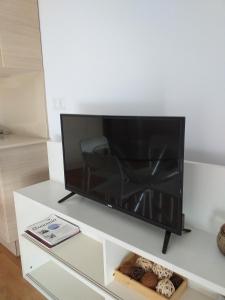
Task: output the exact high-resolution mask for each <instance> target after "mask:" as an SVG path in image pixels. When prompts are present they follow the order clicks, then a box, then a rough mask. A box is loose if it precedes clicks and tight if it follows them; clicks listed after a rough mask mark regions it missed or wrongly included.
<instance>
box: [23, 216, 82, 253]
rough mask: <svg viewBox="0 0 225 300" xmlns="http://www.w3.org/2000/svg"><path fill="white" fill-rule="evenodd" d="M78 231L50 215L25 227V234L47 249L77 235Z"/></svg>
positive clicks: (76, 227) (66, 222)
mask: <svg viewBox="0 0 225 300" xmlns="http://www.w3.org/2000/svg"><path fill="white" fill-rule="evenodd" d="M79 232H80V229H79V227H78V226H77V225H74V224H72V223H70V222H68V221H65V220H64V219H62V218H60V217H58V216H56V215H50V216H49V217H48V218H46V219H44V220H42V221H40V222H38V223H35V224H33V225H31V226H29V227H27V230H26V233H27V234H29V235H31V236H32V237H33V238H35V239H37V240H39V241H40V242H42V243H43V244H44V245H46V246H47V247H50V248H51V247H53V246H55V245H58V244H59V243H61V242H63V241H65V240H66V239H68V238H70V237H72V236H74V235H76V234H78V233H79Z"/></svg>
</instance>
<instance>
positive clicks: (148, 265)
mask: <svg viewBox="0 0 225 300" xmlns="http://www.w3.org/2000/svg"><path fill="white" fill-rule="evenodd" d="M135 265H136V266H137V267H140V268H142V269H143V270H145V272H147V271H151V269H152V266H153V263H152V262H151V261H150V260H148V259H146V258H144V257H141V256H140V257H138V259H137V260H136V263H135Z"/></svg>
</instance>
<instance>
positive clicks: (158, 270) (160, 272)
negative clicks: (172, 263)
mask: <svg viewBox="0 0 225 300" xmlns="http://www.w3.org/2000/svg"><path fill="white" fill-rule="evenodd" d="M152 271H153V272H154V273H155V274H156V275H157V276H158V277H159V279H163V278H168V279H169V278H170V277H171V276H172V275H173V272H172V271H170V270H169V269H166V268H164V267H162V266H160V265H158V264H153V266H152Z"/></svg>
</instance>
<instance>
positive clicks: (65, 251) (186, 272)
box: [14, 143, 225, 300]
mask: <svg viewBox="0 0 225 300" xmlns="http://www.w3.org/2000/svg"><path fill="white" fill-rule="evenodd" d="M60 149H61V148H60V145H59V144H57V143H56V144H49V151H50V152H52V153H54V155H53V154H52V155H50V156H49V157H51V158H52V160H50V161H49V162H50V175H51V180H49V181H46V182H43V183H40V184H36V185H33V186H30V187H27V188H24V189H22V190H19V191H17V192H15V194H14V196H15V197H14V198H15V206H16V215H17V224H18V234H19V243H20V251H21V258H22V267H23V275H24V278H25V279H27V280H28V281H29V282H30V283H31V284H32V285H33V286H35V287H36V288H37V289H38V290H39V291H41V292H42V293H43V294H44V295H45V296H46V297H47V299H54V300H55V299H58V300H70V299H71V300H72V299H79V300H83V299H84V300H86V299H87V300H89V299H90V300H101V299H106V300H109V299H119V300H144V299H146V298H144V297H143V296H141V295H140V294H138V293H136V292H134V291H133V290H130V289H129V288H127V287H126V286H123V285H122V284H120V283H118V282H116V281H114V280H113V279H114V278H113V273H114V270H115V269H116V268H117V267H118V265H119V264H120V262H121V260H122V259H123V258H124V256H125V255H126V254H127V253H128V252H134V253H136V254H139V255H141V256H144V257H146V258H147V259H150V260H152V261H154V262H156V263H159V264H161V265H163V266H165V267H167V268H169V269H171V270H173V271H174V272H177V273H178V274H180V275H182V276H184V277H186V278H187V279H188V281H189V287H188V289H187V290H186V292H185V293H184V295H183V296H182V297H181V299H182V300H209V299H218V297H221V296H225V257H223V256H222V254H221V253H220V252H219V250H218V249H217V246H216V234H215V233H214V232H213V229H212V228H211V231H212V232H210V230H208V232H207V230H206V229H207V226H208V225H207V222H205V228H200V229H197V228H195V227H194V226H192V225H193V224H194V225H196V222H198V221H195V217H196V220H197V219H198V218H197V216H198V213H197V212H196V211H195V212H193V222H191V223H190V222H189V223H190V224H188V225H191V226H189V227H191V229H192V233H190V234H184V235H183V236H182V237H178V236H175V235H173V236H172V239H171V241H170V244H169V248H168V251H167V254H166V255H164V254H162V253H161V247H162V242H163V234H164V231H163V230H162V229H159V228H157V227H154V226H152V225H150V224H146V223H144V222H142V221H140V220H137V219H134V218H132V217H130V216H128V215H125V214H123V213H120V212H118V211H115V210H112V209H110V208H108V207H105V206H103V205H101V204H98V203H95V202H94V201H91V200H89V199H84V197H81V196H78V195H75V196H73V197H72V198H70V199H69V200H67V201H66V202H64V203H61V204H58V203H57V201H58V200H59V199H61V198H62V197H64V196H65V195H66V194H67V193H68V191H66V190H65V188H64V184H63V182H57V181H56V180H57V178H58V179H59V178H62V177H61V175H62V168H61V167H62V165H61V161H62V158H61V152H60V151H61V150H60ZM57 157H58V158H57ZM53 158H54V159H53ZM203 167H204V166H203ZM212 168H213V166H212ZM187 169H188V167H187ZM200 169H201V168H200ZM189 171H190V170H189ZM214 171H215V170H214ZM199 172H200V171H199ZM221 172H223V175H224V177H223V178H225V170H222V169H221V170H220V169H219V171H218V172H217V173H218V174H220V173H221ZM218 174H217V175H218ZM214 175H215V172H214ZM192 179H193V178H192ZM58 181H61V180H58ZM215 181H216V180H215ZM217 183H218V180H217ZM187 185H188V181H187ZM207 188H208V187H206V190H207ZM223 189H224V188H223V187H222V185H221V189H220V191H218V195H217V196H218V197H220V196H221V195H222V192H223ZM207 191H208V190H207ZM219 193H220V196H219ZM190 194H191V193H190ZM197 194H198V192H197V191H196V194H195V195H194V194H193V192H192V196H193V197H196V195H197ZM208 196H210V195H208ZM206 198H207V196H206ZM218 201H220V200H219V199H217V202H216V201H215V203H217V204H215V207H216V205H218V206H219V204H218ZM221 203H222V202H221ZM216 209H217V207H216ZM186 211H188V209H186ZM208 211H210V207H209V205H208V206H207V205H206V207H205V212H208ZM52 213H53V214H57V215H58V216H60V217H62V218H64V219H66V220H68V221H70V222H72V223H75V224H77V225H78V226H79V227H80V229H81V234H79V235H77V236H75V237H73V238H71V239H69V240H67V241H65V242H63V243H61V244H59V245H57V246H55V247H53V248H51V249H48V248H46V247H45V246H43V245H42V244H41V243H39V242H38V241H36V240H34V239H32V238H31V237H30V236H28V235H27V234H26V233H25V230H26V228H27V227H28V226H29V225H31V224H33V223H35V222H37V221H40V220H42V219H44V218H46V217H48V216H49V215H50V214H52ZM202 215H203V216H204V214H202ZM199 222H200V225H201V226H199V227H204V223H203V222H202V223H201V221H199ZM211 223H212V222H211ZM203 229H205V230H203ZM221 299H222V298H221Z"/></svg>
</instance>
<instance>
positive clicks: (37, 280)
mask: <svg viewBox="0 0 225 300" xmlns="http://www.w3.org/2000/svg"><path fill="white" fill-rule="evenodd" d="M26 277H27V278H28V279H29V281H32V282H33V283H34V284H35V285H36V286H37V287H39V288H40V289H41V290H42V291H44V293H45V294H47V296H49V297H50V298H51V299H54V300H74V299H91V300H104V297H102V296H100V295H99V294H97V293H96V292H94V291H93V290H92V289H90V288H89V287H87V286H86V285H85V284H84V283H82V282H80V281H79V280H78V279H76V278H75V277H74V276H72V275H71V274H69V273H67V272H66V271H65V270H63V269H62V268H60V267H59V266H58V265H57V264H56V263H54V262H53V261H49V262H47V263H45V264H43V265H42V266H40V267H39V268H37V269H35V270H34V271H31V272H30V273H28V274H27V275H26Z"/></svg>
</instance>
